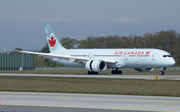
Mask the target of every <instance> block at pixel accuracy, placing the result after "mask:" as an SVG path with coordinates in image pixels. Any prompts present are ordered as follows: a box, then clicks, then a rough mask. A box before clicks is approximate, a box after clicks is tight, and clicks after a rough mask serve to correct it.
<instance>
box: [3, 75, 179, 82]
mask: <svg viewBox="0 0 180 112" xmlns="http://www.w3.org/2000/svg"><path fill="white" fill-rule="evenodd" d="M0 76H21V77H22V76H23V77H26V76H28V77H29V76H32V77H71V78H82V77H83V78H109V79H146V80H155V77H158V78H157V80H180V75H72V74H10V73H0Z"/></svg>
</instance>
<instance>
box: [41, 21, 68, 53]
mask: <svg viewBox="0 0 180 112" xmlns="http://www.w3.org/2000/svg"><path fill="white" fill-rule="evenodd" d="M44 28H45V32H46V37H47V42H48V46H49V50H50V52H56V51H61V50H64V49H65V48H64V47H63V46H62V44H61V42H60V41H59V39H58V38H57V36H56V35H55V33H54V32H53V30H52V28H51V27H50V26H49V24H46V23H44Z"/></svg>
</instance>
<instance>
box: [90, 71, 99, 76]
mask: <svg viewBox="0 0 180 112" xmlns="http://www.w3.org/2000/svg"><path fill="white" fill-rule="evenodd" d="M88 74H89V75H91V74H98V72H91V71H88Z"/></svg>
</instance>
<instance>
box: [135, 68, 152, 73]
mask: <svg viewBox="0 0 180 112" xmlns="http://www.w3.org/2000/svg"><path fill="white" fill-rule="evenodd" d="M134 69H135V70H136V71H138V72H152V71H153V70H154V68H134Z"/></svg>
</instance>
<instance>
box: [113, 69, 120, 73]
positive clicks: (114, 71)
mask: <svg viewBox="0 0 180 112" xmlns="http://www.w3.org/2000/svg"><path fill="white" fill-rule="evenodd" d="M111 74H122V71H121V70H117V69H116V70H112V71H111Z"/></svg>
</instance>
